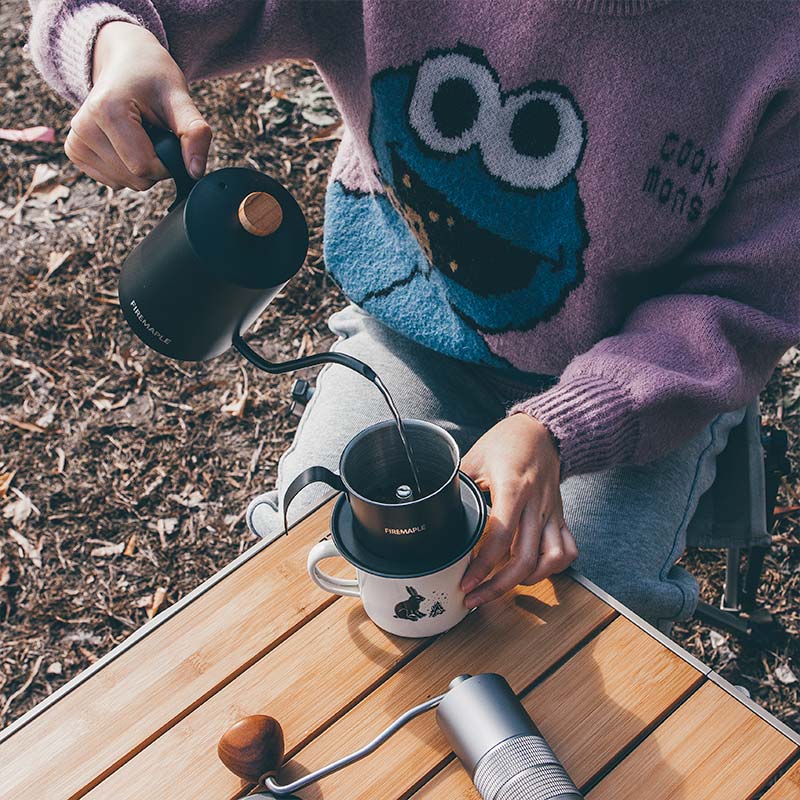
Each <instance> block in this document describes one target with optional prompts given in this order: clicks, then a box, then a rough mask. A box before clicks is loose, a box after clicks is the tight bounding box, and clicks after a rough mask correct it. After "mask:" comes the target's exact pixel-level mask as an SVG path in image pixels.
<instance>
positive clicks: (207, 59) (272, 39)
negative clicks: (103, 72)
mask: <svg viewBox="0 0 800 800" xmlns="http://www.w3.org/2000/svg"><path fill="white" fill-rule="evenodd" d="M29 2H30V5H31V10H32V12H33V22H32V24H31V30H30V37H29V42H30V50H31V55H32V57H33V61H34V63H35V64H36V67H37V68H38V69H39V71H40V72H41V73H42V75H43V76H44V78H45V80H47V82H48V83H49V84H50V85H51V86H52V87H53V88H54V89H55V90H56V91H58V92H59V93H60V94H62V95H63V96H64V97H66V98H67V99H68V100H70V101H71V102H73V103H75V104H76V105H79V104H80V103H82V102H83V100H84V99H85V98H86V95H87V94H88V93H89V90H90V89H91V82H92V81H91V78H92V51H93V48H94V42H95V39H96V38H97V34H98V32H99V31H100V28H101V27H102V26H103V25H105V24H106V23H108V22H113V21H118V20H119V21H124V22H131V23H134V24H138V25H142V26H144V27H145V28H147V29H148V30H149V31H150V32H151V33H152V34H153V35H154V36H156V37H157V38H158V40H159V41H160V42H161V43H162V44H163V45H164V47H166V48H167V49H168V50H169V51H170V53H171V54H172V57H173V58H174V59H175V61H176V62H177V63H178V65H179V66H180V67H181V69H182V70H183V71H184V73H185V74H186V77H187V79H188V80H190V81H191V80H196V79H198V78H207V77H213V76H216V75H224V74H227V73H231V72H237V71H240V70H243V69H247V68H248V67H251V66H253V65H255V64H263V63H266V62H268V61H272V60H275V59H277V58H313V56H314V53H313V47H312V42H311V35H310V32H311V30H313V25H312V24H311V23H310V21H309V15H310V14H311V13H312V11H313V10H314V9H317V10H319V11H322V12H323V13H324V12H325V10H326V8H327V6H326V4H324V3H319V4H318V3H316V2H313V0H236V2H230V0H113V2H105V0H29ZM346 5H347V6H350V5H354V4H346ZM323 24H324V23H323Z"/></svg>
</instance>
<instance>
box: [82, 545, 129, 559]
mask: <svg viewBox="0 0 800 800" xmlns="http://www.w3.org/2000/svg"><path fill="white" fill-rule="evenodd" d="M124 549H125V542H117V543H116V544H111V543H109V544H104V545H103V546H102V547H95V548H94V549H93V550H92V551H91V553H90V554H89V555H92V556H97V557H98V558H109V557H111V556H118V555H119V554H120V553H121V552H122V551H123V550H124Z"/></svg>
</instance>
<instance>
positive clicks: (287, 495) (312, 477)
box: [283, 467, 344, 531]
mask: <svg viewBox="0 0 800 800" xmlns="http://www.w3.org/2000/svg"><path fill="white" fill-rule="evenodd" d="M317 481H320V482H322V483H327V484H328V486H330V487H331V489H335V490H336V491H337V492H343V491H344V484H343V483H342V479H341V478H340V477H339V476H338V475H337V474H336V473H335V472H331V471H330V470H329V469H328V468H327V467H309V468H308V469H305V470H303V471H302V472H301V473H300V474H299V475H298V476H297V477H296V478H295V479H294V480H293V481H292V482H291V483H290V484H289V488H288V489H287V490H286V491H285V492H284V494H283V529H284V530H285V531H288V530H289V504H290V503H291V502H292V500H294V498H295V497H297V495H298V494H299V493H300V492H301V491H302V490H303V489H305V488H306V486H308V485H309V484H310V483H316V482H317Z"/></svg>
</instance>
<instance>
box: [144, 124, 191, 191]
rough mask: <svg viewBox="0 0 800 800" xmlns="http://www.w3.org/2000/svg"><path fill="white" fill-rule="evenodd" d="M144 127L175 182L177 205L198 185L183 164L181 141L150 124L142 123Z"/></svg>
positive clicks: (168, 132)
mask: <svg viewBox="0 0 800 800" xmlns="http://www.w3.org/2000/svg"><path fill="white" fill-rule="evenodd" d="M142 127H144V130H145V133H146V134H147V135H148V136H149V137H150V141H151V142H152V143H153V149H154V150H155V151H156V155H157V156H158V158H159V160H160V161H161V163H162V164H163V165H164V166H165V167H166V168H167V172H169V174H170V175H171V176H172V180H174V181H175V203H173V205H175V204H177V203H179V202H180V201H181V200H183V199H184V198H185V197H186V196H187V195H188V194H189V192H190V191H191V190H192V186H194V185H195V183H196V181H195V179H194V178H193V177H192V176H191V175H189V173H188V172H187V171H186V165H185V164H184V163H183V153H182V152H181V140H180V139H179V138H178V137H177V136H176V135H175V134H174V133H172V131H167V130H164V128H157V127H155V125H151V124H150V123H148V122H142Z"/></svg>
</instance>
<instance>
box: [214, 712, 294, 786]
mask: <svg viewBox="0 0 800 800" xmlns="http://www.w3.org/2000/svg"><path fill="white" fill-rule="evenodd" d="M217 755H219V758H220V761H222V763H223V764H224V765H225V766H226V767H227V768H228V769H229V770H230V771H231V772H232V773H233V774H234V775H238V776H239V777H240V778H242V779H243V780H246V781H249V782H250V783H257V782H258V780H259V778H261V776H262V775H264V773H268V772H275V771H276V770H277V769H278V767H279V766H280V765H281V762H282V761H283V730H282V729H281V726H280V723H279V722H278V721H277V720H276V719H273V718H272V717H267V716H265V715H264V714H254V715H253V716H251V717H245V718H244V719H240V720H239V721H238V722H237V723H236V724H235V725H232V726H231V727H230V728H228V730H227V731H226V732H225V733H224V734H223V735H222V737H221V738H220V740H219V744H218V745H217Z"/></svg>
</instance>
